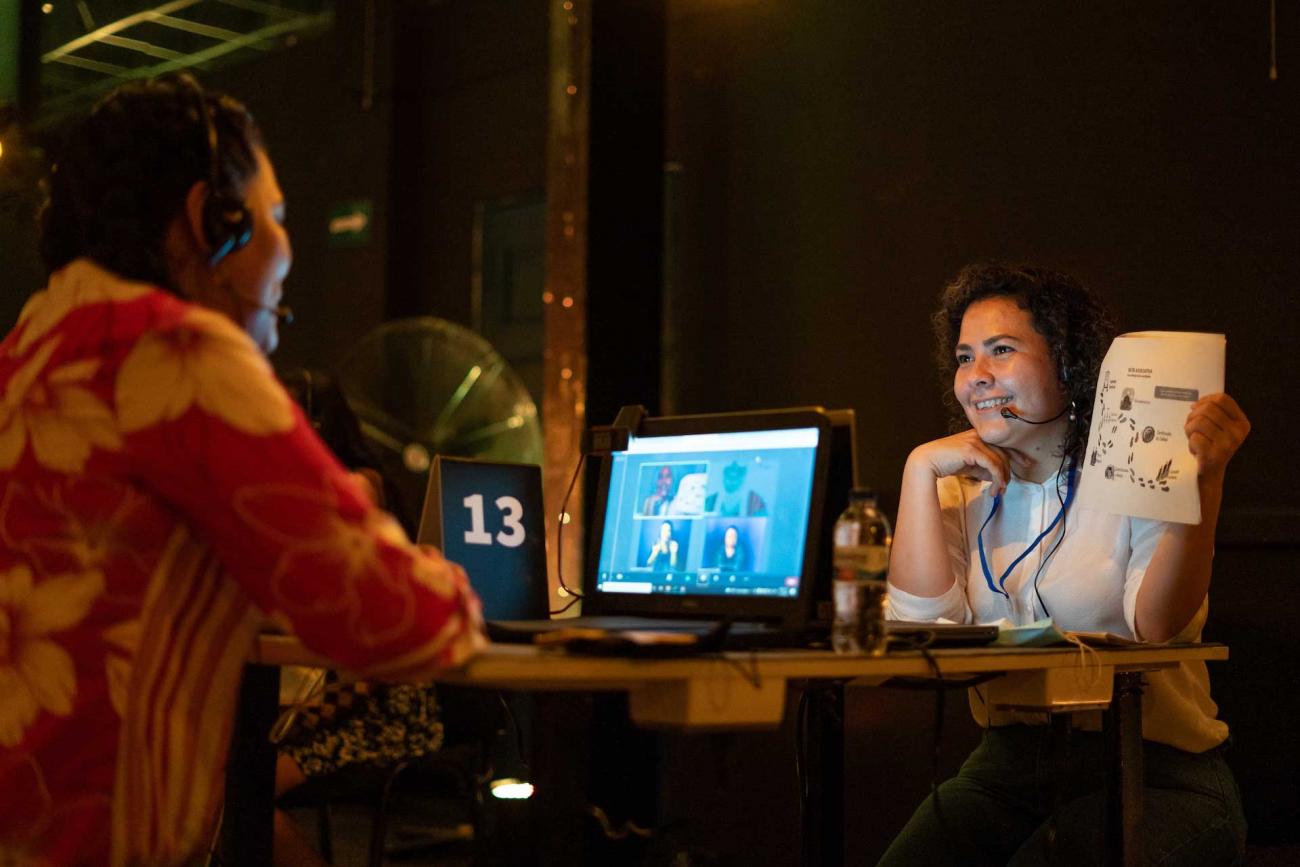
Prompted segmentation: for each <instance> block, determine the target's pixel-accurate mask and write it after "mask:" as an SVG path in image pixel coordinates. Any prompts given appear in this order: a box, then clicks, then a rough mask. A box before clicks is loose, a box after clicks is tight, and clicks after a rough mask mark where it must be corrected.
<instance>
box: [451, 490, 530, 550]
mask: <svg viewBox="0 0 1300 867" xmlns="http://www.w3.org/2000/svg"><path fill="white" fill-rule="evenodd" d="M461 502H462V503H463V504H464V506H465V508H467V509H469V529H468V530H466V531H465V544H466V545H491V544H492V534H491V533H489V532H488V531H487V529H486V528H485V525H484V521H483V495H482V494H470V495H469V496H468V497H466V498H465V499H463V500H461ZM495 505H496V507H497V508H498V509H499V510H500V511H501V523H502V525H503V526H504V528H505V529H503V530H502V531H501V532H499V533H497V534H496V543H497V544H498V545H504V546H505V547H507V548H518V547H519V546H520V545H522V544H524V540H525V539H526V538H527V534H526V533H525V532H524V525H523V524H522V523H521V522H520V521H521V519H522V518H523V516H524V507H523V506H522V505H521V504H520V502H519V501H518V500H517V499H515V498H514V497H509V496H506V497H497V498H496V501H495Z"/></svg>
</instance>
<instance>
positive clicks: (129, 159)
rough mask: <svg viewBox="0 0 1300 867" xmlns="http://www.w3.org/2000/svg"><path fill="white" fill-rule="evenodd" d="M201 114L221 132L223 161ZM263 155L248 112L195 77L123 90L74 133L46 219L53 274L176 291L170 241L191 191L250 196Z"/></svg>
mask: <svg viewBox="0 0 1300 867" xmlns="http://www.w3.org/2000/svg"><path fill="white" fill-rule="evenodd" d="M200 112H207V114H208V117H209V118H210V119H211V123H212V128H213V129H214V130H215V132H216V140H217V147H216V154H215V157H214V155H213V154H212V153H211V146H210V141H209V133H208V125H207V123H205V122H204V119H203V116H202V115H201V114H200ZM261 147H262V136H261V132H260V131H259V130H258V128H257V124H256V122H255V121H254V120H253V117H252V115H250V114H249V113H248V110H247V109H246V108H245V107H244V106H243V105H242V104H241V103H239V102H238V101H237V100H235V99H234V98H232V97H229V96H226V95H223V94H217V93H209V92H206V91H204V90H203V89H202V88H201V87H200V86H199V84H198V82H197V81H196V80H195V79H194V77H193V76H191V75H189V74H188V73H181V74H179V75H172V76H166V77H163V78H155V79H149V80H143V81H134V82H130V83H128V84H124V85H122V86H121V87H118V88H117V89H115V90H113V91H112V92H110V93H109V94H108V95H107V96H105V97H104V98H103V99H101V100H100V101H99V102H98V103H97V104H96V105H95V107H94V108H92V109H91V111H90V114H89V115H88V116H86V117H85V118H83V119H81V120H80V121H78V122H77V123H76V124H75V125H74V126H73V127H72V128H71V129H70V130H69V131H68V133H67V135H66V137H65V139H64V142H63V146H62V148H61V149H60V153H59V158H58V161H57V162H56V163H55V165H54V167H53V169H52V170H51V175H50V179H49V184H48V192H49V196H48V199H47V201H46V203H45V205H44V207H43V208H42V210H41V215H40V247H39V249H40V255H41V259H42V261H43V262H44V264H45V267H46V269H47V270H48V271H49V272H50V273H53V272H54V271H57V270H59V269H60V268H62V267H63V266H64V265H67V264H68V263H69V262H71V261H72V260H73V259H76V258H78V257H81V256H85V257H88V258H90V259H93V260H94V261H95V262H97V263H98V264H100V265H101V266H103V267H104V268H107V269H108V270H110V271H112V272H114V273H116V274H117V275H118V276H120V277H124V278H126V279H128V280H138V281H141V282H147V283H152V284H154V285H157V286H161V287H163V288H166V289H170V290H172V291H177V287H176V286H175V285H173V281H172V278H171V276H170V274H169V269H168V266H167V258H166V252H165V244H166V235H167V229H168V227H169V226H170V225H171V223H172V221H173V220H174V219H175V218H176V217H177V215H179V214H180V213H182V212H183V210H184V208H185V199H186V196H187V195H188V193H189V190H190V188H191V187H192V186H193V185H194V184H195V183H196V182H198V181H208V182H209V183H212V184H213V185H214V186H216V187H217V188H218V189H220V190H223V191H229V192H232V193H239V192H242V190H243V189H244V187H245V185H246V184H247V182H248V180H249V179H250V178H252V176H253V175H254V174H255V173H256V172H257V156H256V152H257V150H258V149H259V148H261ZM214 166H215V169H214ZM213 175H215V177H213Z"/></svg>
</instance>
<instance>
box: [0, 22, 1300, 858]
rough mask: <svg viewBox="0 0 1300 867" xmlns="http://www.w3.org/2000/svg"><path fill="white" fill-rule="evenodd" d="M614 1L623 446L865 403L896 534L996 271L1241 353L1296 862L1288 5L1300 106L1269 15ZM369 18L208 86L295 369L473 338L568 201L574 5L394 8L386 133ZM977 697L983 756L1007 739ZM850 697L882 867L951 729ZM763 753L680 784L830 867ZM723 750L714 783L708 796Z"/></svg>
mask: <svg viewBox="0 0 1300 867" xmlns="http://www.w3.org/2000/svg"><path fill="white" fill-rule="evenodd" d="M596 6H597V10H596V13H595V19H594V26H593V33H594V34H595V40H596V43H595V45H593V52H592V53H593V61H592V88H593V89H592V99H591V105H592V118H591V135H592V167H591V194H590V195H591V213H590V217H591V225H592V230H591V235H590V237H591V251H590V258H591V264H590V267H589V287H588V288H589V293H590V296H591V305H590V308H591V322H590V329H591V332H592V335H593V337H592V343H591V350H592V354H591V358H590V367H591V385H590V390H591V393H590V397H591V399H590V403H589V411H590V417H591V421H592V422H595V423H599V422H604V421H608V420H610V419H611V418H612V415H613V411H614V409H615V408H616V407H617V406H618V405H619V404H621V403H628V402H634V401H639V402H643V403H646V404H647V405H648V406H650V407H651V409H652V410H660V411H665V412H702V411H716V410H729V409H747V408H758V407H776V406H790V405H802V404H821V405H825V406H831V407H853V408H854V409H856V410H857V413H858V423H859V442H858V449H859V458H860V465H861V467H862V473H861V474H862V477H863V479H864V480H865V481H867V482H869V483H872V484H874V485H876V486H877V487H878V488H880V489H881V491H882V492H883V495H884V500H885V502H886V504H887V506H888V507H889V509H890V510H891V511H892V508H893V505H894V503H895V502H896V498H897V488H898V477H899V474H900V471H901V467H902V464H903V461H904V459H905V457H906V455H907V453H908V451H909V450H910V449H911V448H912V447H913V446H915V445H916V444H918V443H920V442H922V441H924V440H926V439H930V438H933V437H935V436H937V435H940V434H942V433H943V432H944V431H945V428H946V420H945V416H944V413H943V409H942V406H941V403H940V391H941V388H942V385H941V384H940V383H939V382H938V381H937V378H936V374H935V373H934V366H933V363H932V347H931V341H930V337H929V324H928V317H929V314H930V311H931V310H932V308H933V305H934V301H935V297H936V295H937V292H938V290H939V288H940V287H941V286H942V284H943V283H944V281H945V280H947V279H949V278H951V277H952V276H953V275H954V274H955V273H956V271H957V270H958V269H959V268H960V267H961V266H962V265H963V264H965V263H967V262H970V261H973V260H978V259H989V258H997V259H1007V260H1028V261H1033V262H1039V263H1042V264H1046V265H1049V266H1052V267H1056V268H1059V269H1062V270H1065V271H1069V272H1071V273H1073V274H1075V275H1076V276H1078V277H1079V278H1081V279H1082V280H1083V281H1084V282H1085V283H1086V284H1088V285H1089V286H1091V287H1092V288H1094V289H1095V290H1096V291H1098V292H1099V293H1100V294H1101V295H1102V296H1104V297H1105V298H1106V299H1107V300H1108V301H1109V302H1110V303H1111V304H1112V305H1113V306H1114V308H1115V309H1116V311H1117V312H1118V314H1119V316H1120V319H1121V324H1122V325H1123V327H1124V328H1125V329H1126V330H1136V329H1144V328H1161V329H1194V330H1213V331H1222V332H1225V333H1226V334H1227V338H1228V369H1227V382H1228V389H1229V391H1230V392H1231V393H1232V394H1233V395H1234V396H1235V397H1236V398H1237V399H1238V401H1239V402H1240V403H1241V404H1242V406H1243V407H1244V408H1245V409H1246V411H1247V412H1248V413H1249V415H1250V417H1251V420H1252V422H1253V424H1254V431H1253V433H1252V435H1251V437H1250V439H1249V440H1248V442H1247V444H1246V445H1245V447H1244V448H1243V450H1242V452H1241V453H1240V454H1239V456H1238V457H1237V458H1236V459H1235V460H1234V462H1233V465H1232V469H1231V471H1230V473H1229V478H1228V488H1227V492H1226V499H1225V506H1224V514H1223V518H1222V521H1221V524H1220V544H1219V547H1218V551H1217V555H1216V564H1215V579H1214V585H1213V588H1212V591H1211V611H1210V621H1209V625H1208V626H1207V629H1206V638H1207V639H1209V640H1218V641H1226V642H1228V643H1229V644H1230V645H1231V646H1232V659H1231V661H1230V662H1228V663H1226V664H1217V665H1214V666H1213V667H1212V670H1211V674H1212V678H1213V682H1214V691H1215V696H1216V698H1217V699H1218V701H1219V703H1220V707H1221V714H1222V716H1223V718H1224V719H1226V720H1227V721H1228V723H1229V724H1230V725H1231V726H1232V729H1233V732H1234V735H1233V737H1234V746H1233V748H1232V751H1231V754H1230V760H1231V762H1232V764H1233V766H1234V768H1235V770H1236V772H1237V774H1238V778H1239V781H1240V783H1241V786H1242V789H1243V793H1244V797H1245V802H1246V809H1247V815H1248V819H1249V820H1250V823H1251V834H1252V839H1253V841H1255V842H1259V843H1270V842H1277V843H1282V842H1296V841H1297V833H1298V832H1297V828H1296V825H1297V823H1296V820H1297V817H1300V803H1298V798H1297V785H1296V775H1297V772H1300V755H1297V746H1296V739H1295V738H1294V737H1293V735H1292V732H1293V730H1294V728H1295V726H1296V725H1297V723H1298V722H1300V699H1298V698H1297V692H1296V685H1297V684H1300V659H1298V658H1297V657H1298V654H1297V652H1296V650H1295V647H1294V644H1293V643H1292V640H1291V639H1292V635H1293V634H1294V631H1295V627H1294V624H1295V622H1296V619H1297V617H1298V616H1300V582H1297V575H1296V569H1295V567H1296V562H1297V558H1296V548H1297V543H1298V542H1300V520H1297V519H1298V518H1300V502H1298V499H1300V497H1298V495H1297V490H1296V489H1297V484H1296V483H1297V473H1296V470H1295V466H1296V461H1295V458H1294V456H1293V449H1292V446H1293V442H1294V440H1295V437H1294V434H1293V431H1294V430H1295V426H1296V423H1297V414H1296V411H1295V408H1294V406H1295V405H1294V400H1293V399H1292V398H1288V397H1286V395H1285V394H1284V392H1285V393H1290V391H1291V389H1292V388H1293V387H1294V381H1295V379H1296V372H1297V365H1296V362H1295V356H1294V349H1295V346H1296V343H1297V337H1300V334H1298V331H1300V325H1298V323H1300V315H1298V314H1300V309H1298V308H1300V305H1297V302H1296V300H1295V292H1296V286H1297V285H1298V284H1300V256H1298V255H1297V251H1298V250H1300V238H1297V230H1298V229H1300V219H1298V216H1300V214H1298V213H1297V211H1298V210H1300V204H1298V202H1300V196H1298V194H1300V172H1298V171H1297V154H1300V141H1297V139H1298V138H1300V100H1298V99H1297V97H1298V96H1300V87H1298V84H1300V51H1297V48H1300V18H1297V16H1296V12H1295V8H1294V6H1293V5H1291V4H1281V3H1280V4H1278V10H1277V13H1278V20H1277V34H1278V35H1277V56H1278V66H1279V71H1280V77H1279V78H1278V80H1277V81H1270V80H1269V78H1268V61H1269V18H1268V15H1269V4H1268V2H1266V0H1249V2H1239V3H1230V4H1224V3H1217V2H1213V0H1179V2H1173V0H1166V2H1144V3H1140V4H1135V3H1130V2H1120V0H1098V2H1091V3H1087V4H1077V3H1064V2H1057V3H1040V2H1030V0H1021V2H1009V0H1007V2H990V0H872V2H858V0H835V2H831V0H828V2H821V3H798V2H794V0H781V2H778V0H677V2H662V0H657V2H648V0H628V2H620V3H610V2H604V0H597V2H596ZM337 8H338V12H337V14H338V23H337V25H336V28H335V31H334V32H333V33H332V34H331V35H330V36H327V37H325V38H324V39H319V40H315V41H304V42H303V43H302V44H300V45H298V46H296V47H294V48H291V49H288V50H285V51H281V52H276V53H271V54H268V55H267V56H266V57H264V58H262V59H260V60H258V61H255V62H252V63H248V64H244V65H242V66H239V67H237V68H232V69H228V70H222V71H220V72H217V73H213V74H211V75H208V76H205V81H206V82H207V83H208V84H210V85H212V86H216V87H221V88H227V89H229V90H231V91H232V92H234V93H236V94H237V95H239V96H241V97H243V98H244V99H246V100H247V102H248V103H249V104H250V106H251V107H252V109H253V111H254V113H255V114H256V115H257V116H258V118H259V120H260V121H261V123H262V125H263V127H264V130H265V132H266V136H267V140H268V142H269V148H270V151H271V155H272V158H273V159H274V161H275V163H276V166H277V169H278V171H279V174H280V180H281V184H282V186H283V188H284V190H285V192H286V195H287V198H288V202H289V228H290V230H291V232H292V234H293V241H294V249H295V268H294V273H293V275H292V277H291V278H290V282H289V284H288V285H287V290H288V292H289V293H290V299H289V300H290V302H291V303H292V304H293V305H294V306H295V309H296V311H297V312H298V316H299V321H298V323H297V324H295V325H294V326H293V327H292V329H290V330H288V331H287V332H286V333H285V334H284V341H283V348H282V350H281V354H280V357H279V358H278V363H280V364H282V365H287V366H289V365H296V364H311V365H315V366H321V367H326V368H328V367H329V366H330V365H331V363H332V362H333V361H334V360H336V359H337V357H338V355H339V354H340V352H341V351H342V350H343V349H344V348H346V347H347V346H348V345H350V344H351V343H352V342H354V341H355V340H356V339H357V338H358V337H359V336H360V335H361V334H362V333H364V332H365V331H366V330H368V329H369V328H370V327H372V326H373V325H375V324H377V323H379V322H380V321H382V320H383V319H384V318H385V317H388V316H393V315H410V314H425V313H434V314H437V315H441V316H444V317H447V318H450V319H453V320H456V321H459V322H462V323H465V324H473V318H474V313H473V292H472V284H473V281H474V262H473V257H472V255H471V248H472V246H473V241H474V220H475V216H474V215H475V209H476V208H480V207H481V206H482V204H483V203H485V202H494V201H501V200H503V199H509V198H510V197H524V198H527V197H530V196H531V197H536V196H538V195H539V194H541V193H542V192H543V191H544V189H545V182H546V177H545V166H546V164H545V141H546V98H547V62H548V60H547V58H548V54H547V52H548V47H547V18H546V16H547V12H548V8H549V7H548V4H547V3H546V2H544V0H444V2H415V0H409V2H401V3H397V4H386V3H381V4H379V6H378V8H379V10H380V15H379V26H378V29H377V41H376V47H377V51H376V54H375V57H376V83H377V90H376V97H375V101H374V105H373V107H372V108H370V109H368V110H367V109H363V108H362V106H361V97H362V87H361V81H362V74H361V68H360V64H361V63H362V56H363V54H364V52H363V51H362V50H361V44H360V40H361V38H362V37H361V34H362V31H363V28H362V27H361V26H360V25H359V21H360V16H361V9H362V4H361V3H359V2H356V0H341V2H339V3H338V7H337ZM6 171H11V169H6ZM356 199H370V200H371V201H373V204H374V215H375V222H374V226H373V229H372V239H371V242H370V244H369V245H367V246H364V247H360V248H355V249H340V248H335V247H331V246H330V245H329V243H328V237H327V232H326V221H327V218H328V211H329V208H330V207H331V205H334V204H337V203H339V202H346V201H351V200H356ZM24 219H25V218H24V216H23V211H22V209H21V207H17V206H14V205H13V204H12V203H10V204H9V205H7V206H6V207H5V208H3V209H0V220H2V221H4V222H2V223H0V263H2V264H3V269H2V270H3V273H4V275H5V283H6V286H7V293H8V294H7V295H6V297H5V298H4V300H3V305H4V306H3V310H0V313H4V314H5V318H6V321H11V320H12V318H13V316H14V315H15V314H16V312H17V309H18V306H19V305H20V304H21V302H22V300H23V298H24V297H25V295H26V294H27V292H28V291H30V289H32V288H34V287H36V286H38V285H39V284H40V281H41V279H42V278H41V275H40V273H39V271H38V270H37V269H36V267H35V264H34V262H33V261H32V260H31V257H30V254H29V253H28V252H27V250H28V249H29V246H28V245H29V244H30V233H29V232H28V231H27V228H26V224H25V223H24ZM660 347H662V351H658V350H659V348H660ZM503 349H505V350H507V354H509V352H508V347H503ZM963 704H964V703H963V701H962V700H961V696H960V695H958V696H956V697H954V700H953V701H950V702H949V712H948V715H947V716H948V726H947V728H948V734H949V735H950V740H949V741H948V746H946V747H945V760H946V762H947V763H949V764H952V763H955V762H956V761H957V760H959V759H960V757H961V755H962V753H963V752H964V748H965V747H964V744H965V743H969V741H970V739H971V737H972V732H971V730H970V729H971V725H972V724H971V723H970V722H969V717H968V715H967V714H966V711H965V710H964V707H963ZM848 707H849V727H850V745H849V749H850V755H849V766H848V771H847V780H848V791H847V803H848V805H849V810H850V815H849V825H848V827H849V828H850V838H849V840H848V841H847V851H848V855H849V857H850V860H854V861H869V860H873V859H874V853H875V852H877V851H878V847H879V845H880V841H881V840H882V839H886V838H887V837H888V835H889V834H890V833H891V832H892V827H891V823H896V822H899V821H901V820H902V817H905V815H906V814H907V813H908V812H910V809H911V806H912V805H913V804H914V803H915V802H916V801H917V800H919V798H920V796H921V794H922V793H923V792H924V789H925V788H926V786H927V785H928V772H929V764H928V761H929V759H928V754H927V748H928V737H929V726H930V723H931V719H930V712H931V710H930V705H929V700H928V699H924V698H923V697H918V696H914V695H900V696H893V695H891V696H890V700H889V701H888V702H885V703H882V702H880V701H878V700H877V695H876V694H875V693H871V692H867V691H857V690H850V691H849V696H848ZM787 734H788V733H787ZM758 741H759V743H758V745H757V746H752V747H746V746H744V745H743V744H741V745H736V743H737V742H735V741H734V740H733V739H730V738H727V739H723V740H721V741H718V740H712V741H711V740H707V739H694V738H673V739H670V740H669V741H668V743H667V746H666V748H665V753H664V760H663V761H664V766H665V767H666V768H667V769H668V770H669V778H668V782H667V784H666V786H665V789H664V792H663V793H662V796H663V797H664V798H665V799H668V800H671V801H672V804H671V808H670V810H669V812H670V813H683V814H685V815H708V816H709V817H710V819H711V821H712V822H713V823H714V827H716V828H717V829H718V832H719V834H722V832H724V831H725V832H726V833H725V834H723V836H724V837H725V839H720V840H714V841H713V842H711V843H709V844H708V845H710V846H712V847H714V848H716V849H717V850H718V851H719V852H720V853H722V855H723V856H724V857H725V856H726V854H727V852H728V850H729V849H731V850H732V852H731V854H733V855H734V854H737V853H741V852H747V853H754V852H762V853H766V854H767V855H770V858H764V859H761V860H763V861H764V863H795V860H796V859H797V857H798V856H797V852H798V847H797V828H798V824H797V823H798V804H797V802H796V800H795V797H794V793H795V785H794V782H793V780H794V776H793V761H792V757H791V755H790V753H789V752H788V749H785V748H783V747H782V745H788V738H786V737H780V738H778V737H777V736H776V735H771V736H765V737H764V738H759V739H758ZM703 762H712V763H713V766H714V768H715V774H714V775H713V777H712V778H711V780H712V782H711V783H710V782H706V783H704V784H702V785H695V786H692V785H688V784H686V783H685V782H684V780H685V779H687V778H688V777H687V776H686V775H687V773H688V771H689V770H698V768H699V767H700V766H701V763H703ZM697 811H698V812H697ZM869 819H870V821H868V820H869Z"/></svg>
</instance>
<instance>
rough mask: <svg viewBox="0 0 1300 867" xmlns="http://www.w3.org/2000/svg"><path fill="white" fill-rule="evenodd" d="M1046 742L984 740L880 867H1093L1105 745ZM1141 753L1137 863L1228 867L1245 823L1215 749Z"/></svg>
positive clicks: (1082, 739)
mask: <svg viewBox="0 0 1300 867" xmlns="http://www.w3.org/2000/svg"><path fill="white" fill-rule="evenodd" d="M1055 743H1056V744H1057V748H1055V749H1054V748H1053V745H1054V739H1053V733H1052V729H1051V728H1050V727H1049V726H1026V725H1014V726H1005V727H1002V728H995V729H990V730H988V731H987V732H985V734H984V739H983V741H982V742H981V743H980V745H979V746H978V747H976V748H975V751H974V752H972V753H971V754H970V757H969V758H967V759H966V762H965V764H963V765H962V767H961V770H960V771H958V773H957V776H956V777H954V778H953V779H951V780H948V781H947V782H945V783H943V784H942V785H941V786H939V798H938V809H937V810H936V804H935V798H934V796H933V795H931V796H930V797H928V798H926V799H925V801H924V802H923V803H922V804H921V806H920V807H918V808H917V810H916V813H915V814H913V816H912V818H911V820H909V821H908V823H907V825H906V826H905V827H904V828H903V830H902V832H901V833H900V834H899V835H898V837H897V838H896V839H895V840H894V842H893V844H892V845H890V847H889V851H887V852H886V853H885V855H884V857H883V858H882V859H881V860H880V864H881V865H900V867H902V865H905V867H924V865H947V864H960V865H963V867H965V865H978V864H990V865H993V864H996V865H1003V864H1016V865H1031V864H1032V865H1046V864H1062V865H1076V864H1080V865H1082V864H1088V865H1093V864H1097V865H1100V864H1104V863H1105V859H1106V845H1105V826H1106V822H1105V803H1106V771H1107V766H1108V757H1107V755H1106V744H1105V739H1104V738H1103V736H1102V735H1100V734H1097V733H1093V732H1075V733H1073V734H1071V735H1070V736H1069V737H1068V739H1065V740H1064V741H1062V740H1060V739H1057V740H1056V741H1055ZM1062 743H1063V744H1064V749H1061V748H1059V747H1060V745H1061V744H1062ZM1143 748H1144V752H1143V762H1144V767H1145V784H1146V785H1145V790H1144V792H1143V798H1142V810H1143V812H1142V817H1143V818H1142V850H1143V861H1144V863H1146V864H1165V865H1230V864H1234V863H1236V862H1237V861H1238V860H1239V859H1240V857H1241V855H1242V853H1243V851H1244V849H1245V844H1246V819H1245V817H1244V816H1243V814H1242V811H1241V795H1240V793H1239V792H1238V791H1237V784H1236V782H1235V781H1234V780H1233V778H1232V771H1230V770H1229V769H1228V765H1227V763H1226V762H1225V761H1224V758H1223V752H1224V748H1223V747H1219V748H1217V749H1212V750H1208V751H1206V752H1204V753H1199V754H1197V753H1186V752H1183V751H1182V750H1177V749H1174V748H1173V747H1168V746H1165V745H1163V744H1157V743H1152V742H1150V741H1146V742H1144V743H1143ZM1053 837H1054V838H1055V844H1054V845H1053V844H1052V843H1050V842H1049V841H1050V840H1051V838H1053Z"/></svg>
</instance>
